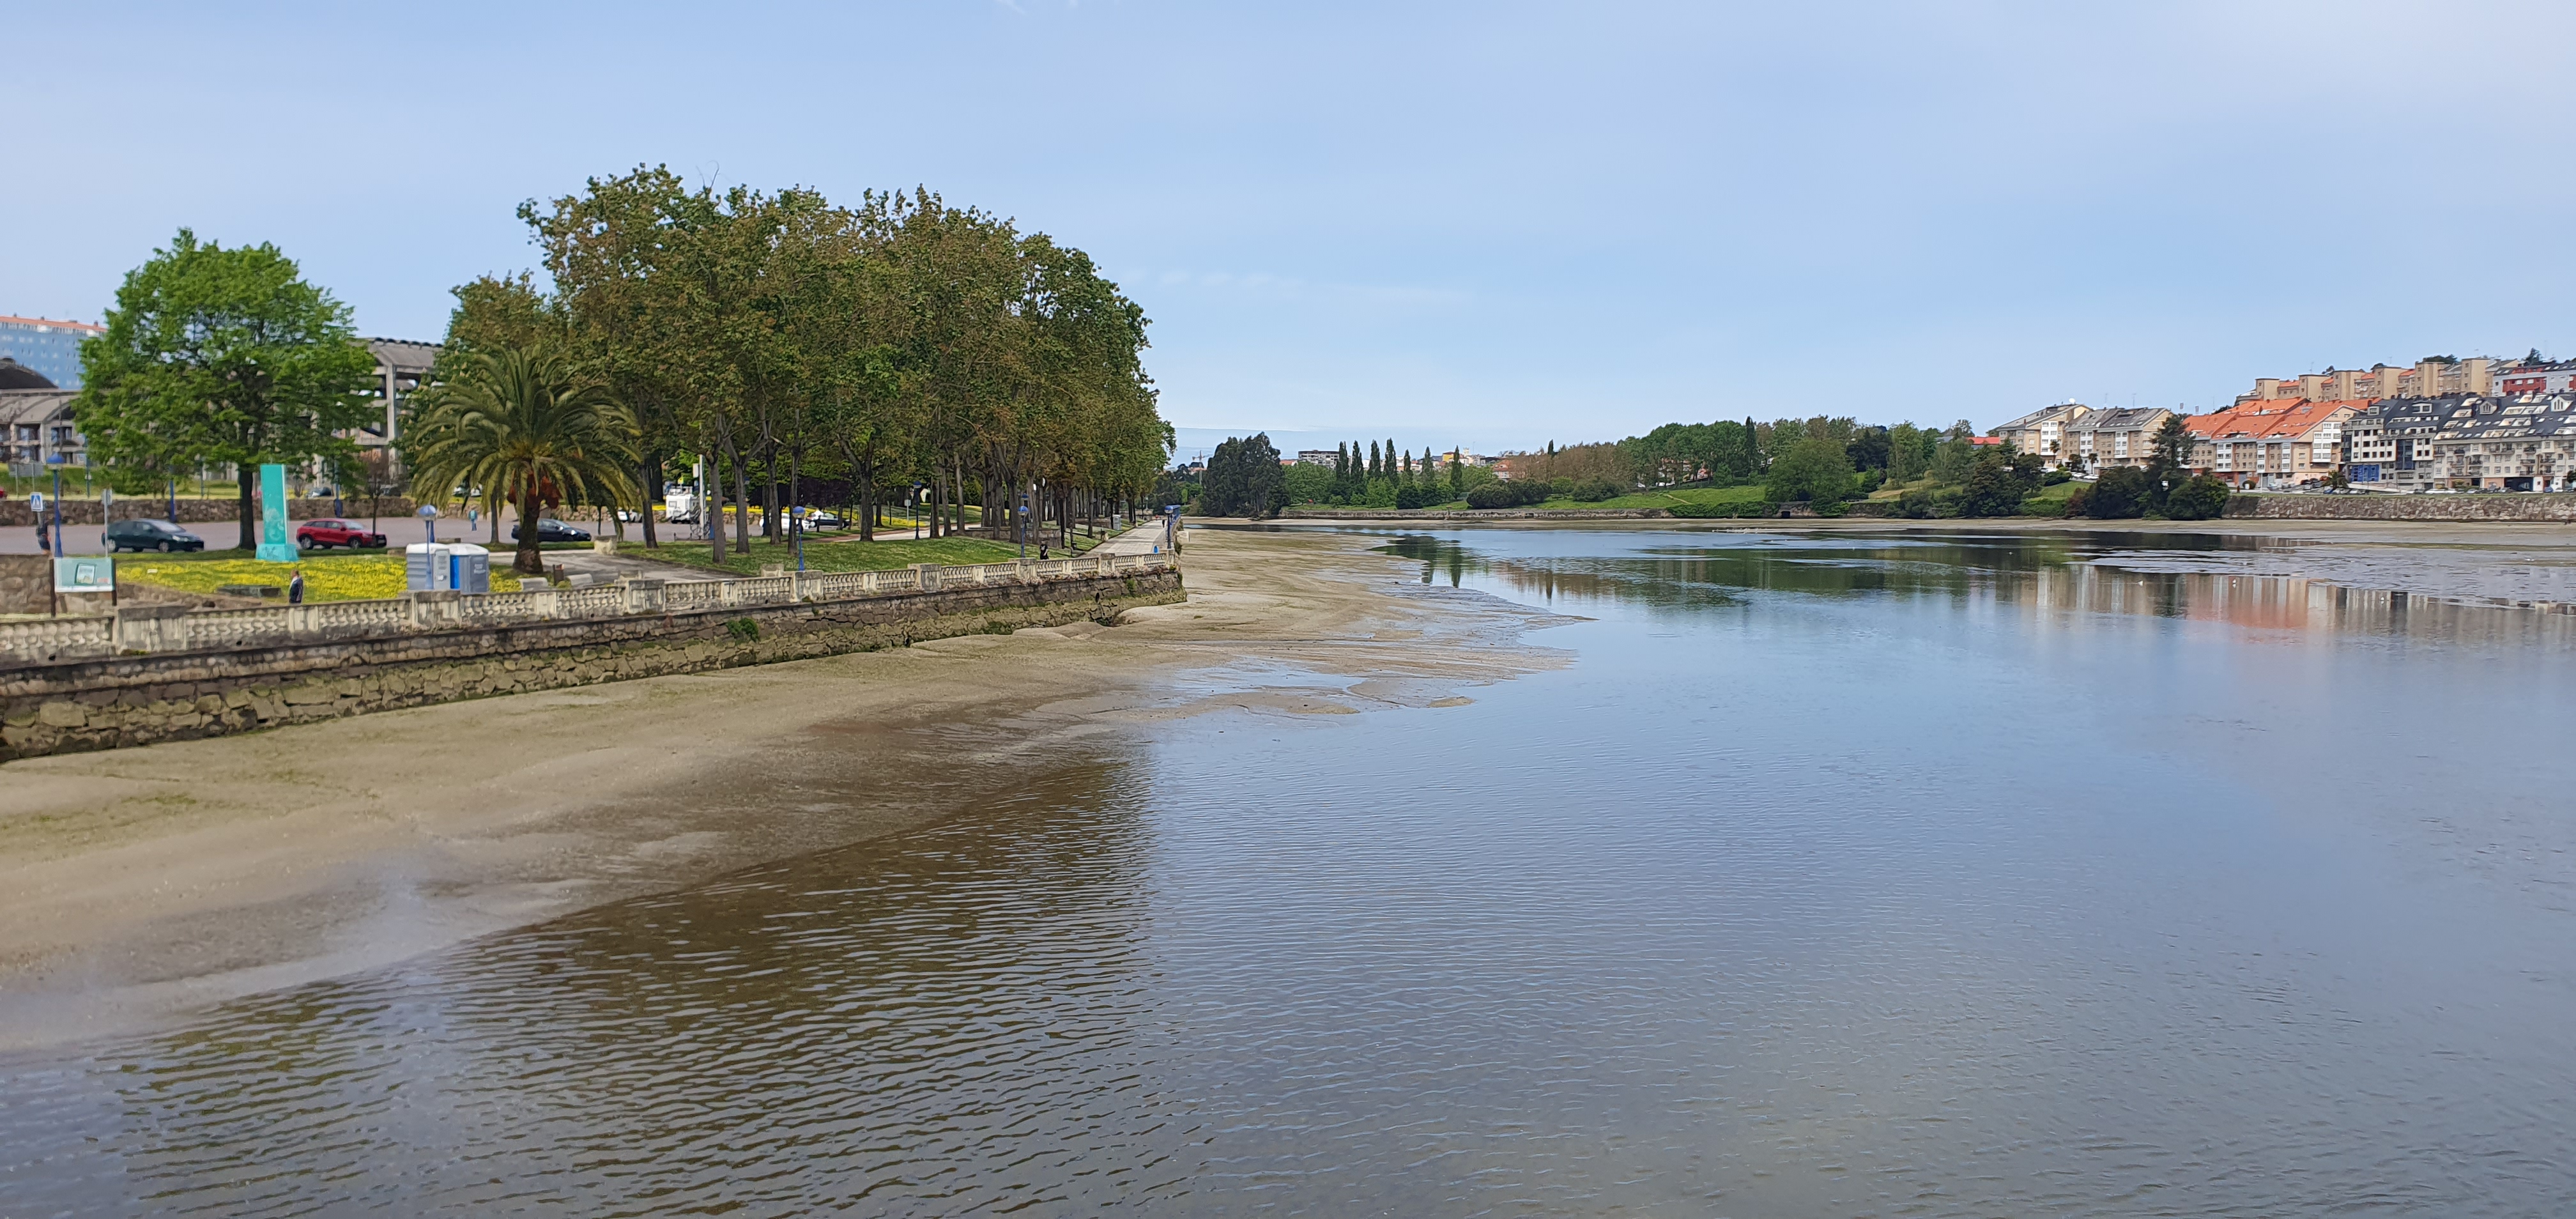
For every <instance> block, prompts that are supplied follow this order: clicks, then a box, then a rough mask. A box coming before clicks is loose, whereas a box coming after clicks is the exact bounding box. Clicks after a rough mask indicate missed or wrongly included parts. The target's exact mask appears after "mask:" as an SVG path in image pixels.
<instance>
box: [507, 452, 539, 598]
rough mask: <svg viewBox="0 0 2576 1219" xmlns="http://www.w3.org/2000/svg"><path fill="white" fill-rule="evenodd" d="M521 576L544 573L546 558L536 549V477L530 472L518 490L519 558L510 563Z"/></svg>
mask: <svg viewBox="0 0 2576 1219" xmlns="http://www.w3.org/2000/svg"><path fill="white" fill-rule="evenodd" d="M510 567H511V569H512V570H514V571H516V572H518V573H519V574H520V575H523V576H538V575H544V574H545V570H546V559H545V556H544V555H543V554H540V553H539V552H538V550H537V479H536V475H535V473H534V472H533V471H531V472H530V474H529V477H528V481H527V485H526V486H524V487H522V488H520V490H519V558H518V561H517V562H515V563H512V564H511V565H510Z"/></svg>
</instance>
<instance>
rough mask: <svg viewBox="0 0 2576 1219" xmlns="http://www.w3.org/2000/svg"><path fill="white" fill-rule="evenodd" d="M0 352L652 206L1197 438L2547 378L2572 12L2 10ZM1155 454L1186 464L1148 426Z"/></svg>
mask: <svg viewBox="0 0 2576 1219" xmlns="http://www.w3.org/2000/svg"><path fill="white" fill-rule="evenodd" d="M6 24H7V26H8V28H10V30H11V33H12V35H13V41H14V46H15V50H14V51H13V55H12V62H11V67H10V71H11V75H12V78H13V79H12V84H13V87H12V89H11V93H12V95H13V99H14V101H15V106H14V110H15V114H16V119H15V121H14V122H13V123H12V124H11V128H12V134H11V139H10V141H9V145H8V147H9V155H10V162H11V172H10V177H11V179H12V183H11V189H9V190H7V191H0V232H5V233H6V234H7V240H6V241H5V242H0V313H19V314H41V315H46V316H54V317H66V316H68V317H73V318H80V319H89V320H95V319H96V318H97V316H98V314H99V312H100V311H101V310H102V309H103V308H104V307H105V306H106V305H107V304H108V302H109V300H110V297H111V295H112V293H113V292H114V289H115V286H116V283H117V281H118V279H119V278H120V277H121V276H122V274H123V273H124V271H125V270H126V269H128V268H129V267H131V266H133V265H134V264H135V263H137V262H139V261H141V260H142V259H143V258H144V257H146V256H147V255H148V254H149V251H150V250H151V249H152V248H153V247H154V246H156V245H159V244H161V243H163V242H165V241H166V240H167V239H168V237H169V235H170V234H171V232H172V231H173V230H174V229H176V228H177V227H178V226H180V225H182V224H185V225H191V226H193V227H195V228H196V229H197V231H198V232H199V233H200V234H201V235H203V236H206V237H210V238H213V239H217V240H221V241H224V242H227V243H233V242H245V241H261V240H266V241H274V242H276V243H278V244H279V245H280V246H282V247H284V248H285V249H286V250H287V252H289V253H290V254H292V255H294V256H295V257H297V258H298V259H300V260H301V261H302V262H303V264H304V266H305V269H306V271H307V273H308V274H309V275H310V276H311V277H313V278H314V279H316V280H317V281H319V282H321V283H323V284H325V285H327V286H328V287H330V288H331V289H332V290H333V291H334V292H336V293H337V294H338V295H339V296H340V297H341V298H342V299H343V300H345V301H347V302H349V304H350V305H352V306H353V307H354V308H355V310H356V313H357V320H358V324H359V327H360V329H361V330H363V331H365V332H367V333H370V334H387V335H396V336H405V337H421V338H434V337H436V335H437V334H438V332H439V331H440V330H441V329H442V327H443V325H444V320H445V316H446V309H447V306H448V303H449V302H448V297H447V295H446V289H447V288H448V287H449V286H451V285H453V284H455V283H458V282H461V281H462V280H464V279H467V278H470V277H472V276H473V275H476V274H478V273H481V272H485V271H501V270H509V269H513V268H518V267H523V266H527V265H529V264H531V263H532V262H533V261H534V257H533V251H532V250H531V249H530V247H529V246H528V245H527V242H526V239H525V235H524V233H523V232H522V231H521V229H520V227H519V225H518V224H517V222H516V221H515V219H514V218H513V217H512V214H511V209H512V207H513V206H514V205H515V204H516V203H517V202H518V201H519V200H521V199H525V198H529V197H532V196H546V197H550V196H552V195H556V194H560V193H563V192H566V191H568V190H572V189H576V188H577V187H578V186H579V185H580V182H581V180H582V179H583V178H584V177H585V176H587V175H591V174H606V173H614V172H618V171H621V170H623V169H626V168H629V167H631V166H633V165H635V164H637V163H639V162H665V163H668V164H670V165H671V166H672V167H674V168H675V169H678V170H680V171H681V172H682V173H684V174H686V175H689V176H691V177H692V178H696V179H700V180H704V181H709V182H715V183H732V182H749V183H753V184H756V185H761V186H772V187H774V186H780V185H787V184H805V185H811V186H815V187H818V188H821V189H822V190H824V191H825V192H826V193H828V194H831V195H834V196H849V197H853V198H855V196H856V195H857V194H858V193H859V191H860V190H862V189H863V188H866V187H870V186H878V187H897V186H910V185H912V184H914V183H923V184H927V185H929V186H930V187H932V188H933V189H935V190H938V191H940V192H942V193H944V194H945V195H946V196H947V197H948V198H949V199H950V200H951V201H953V202H962V203H972V204H976V205H979V206H982V207H985V208H988V209H990V210H993V211H997V212H1000V213H1003V214H1006V215H1010V216H1013V217H1016V218H1017V219H1018V220H1019V221H1020V223H1021V224H1022V225H1023V226H1024V227H1027V228H1032V229H1039V230H1044V231H1046V232H1048V233H1051V234H1054V235H1055V236H1057V237H1058V238H1059V239H1061V240H1064V241H1066V242H1069V243H1071V244H1074V245H1078V246H1081V247H1083V248H1084V249H1086V250H1089V251H1091V252H1092V253H1093V255H1094V256H1095V257H1097V258H1098V259H1099V260H1100V262H1101V263H1102V265H1103V266H1104V267H1105V268H1106V269H1107V271H1108V272H1109V274H1111V275H1112V276H1113V277H1114V278H1116V279H1118V280H1119V281H1120V282H1121V283H1122V284H1123V285H1124V286H1125V287H1126V288H1127V289H1128V291H1129V292H1130V294H1131V295H1133V296H1134V297H1135V298H1136V299H1138V300H1139V301H1141V302H1143V304H1144V305H1145V308H1146V310H1147V312H1148V313H1149V314H1150V315H1151V316H1152V317H1153V318H1154V319H1155V327H1154V330H1153V336H1154V345H1155V346H1154V350H1153V351H1152V352H1151V353H1149V357H1150V367H1151V368H1152V370H1153V372H1154V374H1155V375H1156V377H1157V378H1158V379H1159V380H1160V382H1161V384H1162V386H1163V389H1164V403H1165V414H1166V415H1167V416H1168V417H1170V418H1171V419H1172V420H1173V421H1174V422H1176V423H1178V424H1181V425H1183V426H1184V427H1186V428H1190V429H1217V430H1229V431H1230V430H1249V429H1251V428H1255V427H1263V428H1271V429H1278V430H1283V431H1284V430H1295V431H1297V432H1299V433H1301V435H1305V436H1313V437H1322V436H1329V435H1352V436H1360V437H1371V436H1387V435H1393V436H1394V437H1395V438H1397V439H1398V440H1399V441H1400V442H1401V443H1404V444H1405V445H1406V446H1407V447H1418V446H1419V445H1421V444H1425V443H1433V442H1435V441H1436V442H1438V443H1441V444H1443V445H1446V444H1448V443H1451V442H1457V441H1463V442H1465V443H1468V444H1470V445H1472V446H1475V447H1478V448H1482V449H1489V450H1490V449H1498V448H1503V447H1517V446H1524V445H1535V444H1539V443H1543V442H1545V441H1547V440H1550V439H1554V440H1559V441H1577V440H1586V439H1602V438H1614V437H1617V436H1620V435H1625V434H1629V433H1633V432H1638V431H1642V430H1644V429H1646V428H1649V427H1652V426H1654V425H1655V424H1657V423H1660V422H1664V421H1668V420H1674V419H1683V420H1704V419H1710V418H1717V417H1721V416H1723V417H1742V416H1745V415H1748V414H1749V415H1756V416H1760V417H1763V418H1771V417H1774V416H1778V415H1783V414H1809V413H1815V412H1819V411H1826V412H1832V413H1837V414H1842V413H1848V414H1855V415H1858V416H1860V417H1861V418H1863V419H1864V420H1870V421H1877V422H1892V421H1895V420H1898V419H1903V418H1912V419H1916V420H1920V421H1926V422H1943V423H1946V422H1948V421H1949V420H1952V419H1957V418H1962V417H1964V418H1967V419H1970V420H1973V421H1975V422H1976V423H1977V424H1978V425H1979V426H1981V427H1982V426H1988V425H1991V424H1993V423H1995V422H1997V421H2000V420H2002V419H2004V418H2007V417H2009V416H2011V415H2014V414H2017V413H2020V412H2021V411H2023V410H2026V409H2029V408H2031V407H2033V406H2037V405H2040V404H2042V403H2046V402H2051V401H2058V400H2063V399H2066V398H2070V397H2072V398H2078V399H2081V400H2084V401H2087V402H2096V403H2104V404H2112V405H2128V404H2129V403H2130V402H2131V401H2132V400H2134V401H2136V402H2138V403H2141V404H2162V405H2173V404H2176V403H2187V404H2190V405H2193V406H2196V407H2205V406H2207V405H2208V404H2210V403H2212V402H2216V401H2223V400H2224V399H2226V398H2227V397H2229V396H2232V395H2233V394H2235V393H2237V392H2239V391H2240V390H2242V389H2243V388H2245V387H2246V386H2247V385H2248V384H2249V383H2250V382H2251V379H2252V378H2253V377H2255V376H2257V375H2290V374H2294V373H2297V372H2301V371H2306V370H2311V369H2314V368H2319V367H2323V366H2326V365H2329V364H2334V365H2341V366H2347V367H2349V366H2355V365H2359V366H2368V365H2369V364H2371V363H2373V362H2375V361H2380V360H2386V361H2391V362H2403V361H2411V360H2413V359H2415V358H2417V357H2419V356H2422V355H2426V354H2431V353H2436V352H2440V353H2456V354H2463V355H2467V354H2477V353H2495V354H2520V353H2521V352H2522V351H2523V350H2524V349H2526V348H2529V347H2532V346H2539V347H2541V348H2543V349H2545V350H2548V351H2551V352H2553V353H2555V352H2559V351H2563V350H2569V349H2576V306H2571V304H2570V303H2569V294H2568V293H2566V292H2565V291H2564V290H2562V288H2561V287H2560V286H2561V285H2564V284H2565V283H2567V282H2569V280H2570V277H2571V272H2576V253H2571V249H2570V243H2569V240H2568V235H2569V233H2570V231H2571V225H2570V221H2571V219H2576V217H2571V206H2570V203H2569V202H2568V201H2569V200H2570V199H2571V198H2576V194H2571V191H2570V189H2569V188H2570V185H2571V183H2570V177H2571V174H2576V161H2572V160H2571V158H2570V156H2569V155H2568V154H2569V153H2570V151H2571V147H2570V146H2571V143H2576V131H2571V125H2570V122H2569V118H2570V115H2571V114H2576V104H2571V103H2570V102H2569V101H2568V99H2567V93H2566V89H2567V85H2566V81H2567V80H2568V77H2567V75H2566V69H2565V67H2564V60H2565V56H2566V54H2567V48H2568V47H2569V46H2571V45H2576V37H2571V36H2572V35H2576V6H2567V5H2543V4H2529V5H2522V4H2479V3H2450V4H2394V3H2370V2H2368V0H2352V2H2346V3H2331V4H2324V3H2299V4H2287V3H2261V2H2259V0H2235V2H2231V3H2208V4H2194V3H2175V4H2154V5H2068V4H2062V3H2050V4H2018V3H1958V4H1941V3H1830V2H1827V3H1807V4H1797V5H1779V4H1763V5H1739V6H1729V5H1716V4H1691V5H1664V4H1582V5H1574V4H1567V5H1553V6H1533V5H1514V4H1495V3H1489V4H1473V5H1470V4H1454V5H1445V4H1424V5H1407V6H1377V5H1336V4H1329V3H1303V4H1281V5H1272V6H1254V5H1213V4H1177V3H1148V2H1128V3H1103V2H1101V0H1086V2H1084V3H1081V4H1078V5H1070V4H1064V3H1061V2H1060V0H1058V2H1055V3H1048V2H1044V0H1017V3H1008V4H1006V3H982V2H973V0H956V2H953V3H942V4H928V3H925V4H906V5H874V6H863V5H814V6H799V5H755V4H740V5H729V6H705V5H690V6H678V5H671V6H661V5H654V4H648V3H633V4H623V5H598V6H585V5H544V4H517V5H476V4H470V3H469V4H440V5H427V4H415V5H410V6H392V5H377V6H366V7H358V6H349V7H320V6H313V7H303V6H263V5H225V6H143V5H110V4H99V5H51V6H43V7H37V6H16V7H15V8H14V10H13V12H12V14H11V15H10V16H9V17H8V18H7V22H6ZM1193 434H1196V433H1195V432H1193Z"/></svg>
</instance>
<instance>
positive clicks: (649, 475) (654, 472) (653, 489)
mask: <svg viewBox="0 0 2576 1219" xmlns="http://www.w3.org/2000/svg"><path fill="white" fill-rule="evenodd" d="M661 494H662V455H661V454H660V453H646V454H645V455H644V505H643V510H642V512H641V513H640V515H641V516H643V518H644V549H646V550H659V549H661V548H662V541H661V539H660V538H657V537H655V536H653V501H654V500H656V499H659V498H661Z"/></svg>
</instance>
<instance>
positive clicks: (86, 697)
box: [0, 569, 1183, 760]
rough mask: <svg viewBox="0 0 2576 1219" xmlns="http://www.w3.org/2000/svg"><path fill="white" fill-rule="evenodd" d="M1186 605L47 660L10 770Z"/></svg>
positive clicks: (590, 623) (980, 590)
mask: <svg viewBox="0 0 2576 1219" xmlns="http://www.w3.org/2000/svg"><path fill="white" fill-rule="evenodd" d="M1182 597H1183V593H1182V588H1181V577H1180V573H1179V572H1177V571H1173V570H1170V569H1161V570H1156V571H1149V572H1140V573H1137V574H1134V575H1124V576H1116V575H1113V576H1085V577H1078V578H1073V579H1062V580H1050V581H1047V582H1044V583H1039V584H1002V585H985V586H974V587H967V588H960V589H954V590H943V591H939V592H929V593H911V594H901V595H895V596H881V597H870V598H864V599H854V600H847V601H828V602H813V603H804V604H792V605H766V606H738V607H732V608H725V609H710V610H703V611H696V612H687V613H674V614H666V615H662V616H659V617H620V618H602V619H589V620H575V621H563V622H542V623H533V624H529V625H524V626H513V627H507V628H500V629H488V630H456V631H441V632H435V633H429V634H412V635H400V636H394V637H389V638H383V639H368V640H351V641H345V642H332V643H313V644H303V645H291V646H280V647H270V648H256V649H246V650H242V651H233V652H199V653H184V654H178V655H170V656H141V657H120V658H116V659H105V660H87V661H75V662H66V663H59V664H49V665H35V666H28V667H25V668H19V669H14V670H9V671H6V672H5V673H0V760H5V759H10V758H25V757H37V756H41V755H45V754H56V753H76V752H82V751H87V750H95V749H114V748H119V747H123V746H129V745H146V744H150V743H152V742H154V741H170V740H186V739H190V738H194V737H208V736H224V735H229V734H232V733H239V732H250V731H254V730H257V729H261V728H269V727H274V726H277V725H280V724H294V723H304V722H308V721H312V720H324V719H335V718H338V717H341V716H347V715H360V714H364V713H366V712H370V711H383V710H389V709H392V708H396V707H415V706H421V705H424V704H428V703H443V702H453V701H456V700H459V699H468V698H481V697H484V696H486V695H493V694H512V693H517V692H521V691H527V690H551V689H559V688H562V687H566V686H584V685H592V684H595V683H598V682H606V681H623V680H625V679H627V678H633V677H657V676H660V675H662V674H666V673H695V672H703V671H706V670H709V669H725V668H732V667H735V666H738V665H753V664H769V663H772V662H776V661H782V660H804V659H808V658H811V657H817V656H833V655H839V654H841V653H844V652H864V651H871V650H874V649H877V648H886V647H901V646H904V645H906V644H910V643H912V642H914V641H916V640H922V639H944V638H949V637H952V636H957V635H972V634H978V633H983V632H1003V631H1009V630H1015V629H1018V628H1020V627H1027V626H1061V625H1063V624H1065V623H1069V622H1078V621H1081V620H1083V619H1085V618H1091V619H1099V620H1104V621H1105V620H1108V619H1110V618H1112V617H1114V616H1115V615H1116V614H1117V613H1119V612H1120V611H1121V610H1124V609H1126V608H1129V607H1131V606H1138V605H1164V604H1170V603H1172V602H1176V601H1179V600H1181V599H1182ZM746 623H747V624H749V625H748V626H745V625H743V624H746Z"/></svg>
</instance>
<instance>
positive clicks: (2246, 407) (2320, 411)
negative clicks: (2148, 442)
mask: <svg viewBox="0 0 2576 1219" xmlns="http://www.w3.org/2000/svg"><path fill="white" fill-rule="evenodd" d="M2369 405H2370V400H2369V399H2366V398H2343V399H2333V400H2321V401H2315V402H2311V401H2308V400H2307V399H2304V398H2256V399H2252V400H2250V401H2245V402H2239V403H2237V404H2236V405H2234V406H2231V407H2229V408H2227V409H2226V410H2223V411H2216V412H2213V413H2211V414H2207V415H2194V416H2192V417H2190V418H2188V419H2185V420H2183V424H2182V425H2183V427H2184V428H2186V429H2188V430H2189V431H2190V432H2191V434H2192V435H2194V436H2199V437H2203V438H2206V439H2212V440H2276V439H2285V438H2288V437H2293V436H2303V435H2306V434H2307V433H2308V432H2309V431H2311V430H2313V429H2314V428H2315V427H2316V426H2317V425H2318V424H2321V423H2324V422H2325V421H2326V417H2327V416H2329V415H2332V414H2333V413H2335V412H2336V411H2338V410H2341V409H2344V408H2346V407H2349V408H2351V409H2353V410H2355V411H2359V410H2363V409H2366V408H2367V407H2369Z"/></svg>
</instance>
